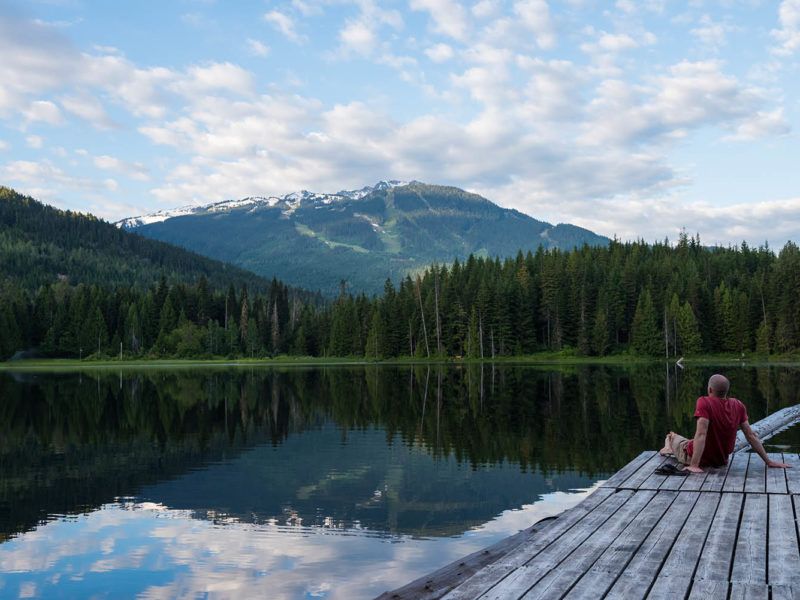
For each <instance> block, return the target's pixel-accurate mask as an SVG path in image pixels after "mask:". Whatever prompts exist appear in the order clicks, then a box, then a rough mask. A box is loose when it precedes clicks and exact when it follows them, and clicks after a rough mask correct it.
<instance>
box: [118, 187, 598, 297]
mask: <svg viewBox="0 0 800 600" xmlns="http://www.w3.org/2000/svg"><path fill="white" fill-rule="evenodd" d="M116 225H117V226H118V227H122V228H125V229H130V230H134V231H137V232H139V233H141V234H143V235H145V236H147V237H153V238H155V239H159V240H162V241H167V242H170V243H174V244H177V245H179V246H183V247H185V248H187V249H190V250H193V251H195V252H199V253H200V254H204V255H206V256H210V257H213V258H216V259H218V260H224V261H227V262H231V263H233V264H236V265H238V266H240V267H243V268H245V269H248V270H251V271H253V272H255V273H257V274H260V275H263V276H266V277H273V276H274V277H277V278H279V279H281V280H283V281H286V282H291V283H292V284H293V285H299V286H302V287H305V288H307V289H320V290H322V291H323V292H327V293H329V294H335V293H337V292H338V291H339V290H340V289H341V281H342V280H345V281H346V282H347V283H348V285H349V286H350V289H351V291H356V292H358V291H361V290H364V291H366V292H367V293H380V291H381V290H382V289H383V287H384V283H385V281H386V279H387V278H390V279H392V280H393V281H394V282H395V283H396V282H397V281H399V280H400V279H402V278H405V277H406V276H408V275H413V274H414V273H416V272H419V271H420V270H422V269H424V268H425V267H426V266H427V265H430V264H432V263H434V262H440V263H441V262H444V263H447V262H451V261H452V260H453V259H466V258H467V257H468V256H469V255H470V254H475V255H478V256H488V257H494V256H500V257H502V256H514V255H516V254H517V252H519V251H520V250H522V251H523V252H526V251H528V250H530V251H536V250H537V249H538V248H539V246H540V245H541V246H542V247H544V248H545V249H548V248H561V249H564V250H570V249H572V248H573V247H575V246H582V245H583V244H584V243H586V244H589V245H604V244H607V243H608V242H609V240H608V238H606V237H604V236H599V235H597V234H595V233H593V232H591V231H589V230H587V229H584V228H581V227H577V226H574V225H570V224H564V223H560V224H557V225H552V224H550V223H547V222H545V221H539V220H537V219H535V218H533V217H531V216H529V215H526V214H524V213H522V212H520V211H518V210H515V209H507V208H502V207H500V206H498V205H497V204H495V203H493V202H491V201H490V200H488V199H486V198H484V197H482V196H480V195H478V194H474V193H470V192H466V191H464V190H461V189H459V188H456V187H452V186H440V185H431V184H424V183H421V182H418V181H412V182H402V181H394V180H392V181H388V182H387V181H382V182H379V183H378V184H376V185H374V186H366V187H364V188H361V189H360V190H351V191H346V190H342V191H340V192H337V193H334V194H319V193H314V192H309V191H307V190H304V191H301V192H294V193H292V194H287V195H285V196H282V197H268V198H264V197H260V196H252V197H248V198H243V199H240V200H226V201H222V202H217V203H212V204H208V205H205V206H202V207H196V208H191V209H187V208H186V207H184V208H183V209H176V211H175V212H174V213H173V214H169V215H168V214H167V213H166V212H165V211H162V212H161V213H158V214H156V215H144V216H141V217H135V218H130V219H126V220H122V221H118V222H117V223H116Z"/></svg>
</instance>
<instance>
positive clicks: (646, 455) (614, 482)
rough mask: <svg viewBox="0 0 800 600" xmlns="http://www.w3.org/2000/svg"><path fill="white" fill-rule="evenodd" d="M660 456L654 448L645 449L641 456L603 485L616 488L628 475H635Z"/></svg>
mask: <svg viewBox="0 0 800 600" xmlns="http://www.w3.org/2000/svg"><path fill="white" fill-rule="evenodd" d="M657 456H658V452H653V451H652V450H645V451H644V452H642V453H641V454H640V455H639V456H637V457H636V458H634V459H633V460H632V461H631V462H629V463H628V464H627V465H625V466H624V467H622V468H621V469H620V470H619V471H617V472H616V473H614V474H613V475H612V476H611V477H610V478H609V479H608V480H607V481H606V482H605V483H603V484H602V487H611V488H615V487H617V486H618V485H620V484H622V483H623V482H624V481H625V480H626V479H628V477H630V476H631V475H633V473H635V472H636V471H638V470H639V468H640V467H642V466H643V465H644V464H645V463H647V462H648V461H650V460H653V459H655V458H656V457H657Z"/></svg>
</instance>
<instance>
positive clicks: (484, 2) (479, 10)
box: [472, 0, 500, 19]
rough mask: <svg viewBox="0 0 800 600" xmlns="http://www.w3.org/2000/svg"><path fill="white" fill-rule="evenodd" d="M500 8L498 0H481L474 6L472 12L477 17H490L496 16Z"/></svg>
mask: <svg viewBox="0 0 800 600" xmlns="http://www.w3.org/2000/svg"><path fill="white" fill-rule="evenodd" d="M499 8H500V7H499V6H498V3H497V0H481V1H480V2H478V3H477V4H474V5H473V6H472V14H473V16H474V17H475V18H476V19H488V18H489V17H494V16H495V15H496V14H497V12H498V10H499Z"/></svg>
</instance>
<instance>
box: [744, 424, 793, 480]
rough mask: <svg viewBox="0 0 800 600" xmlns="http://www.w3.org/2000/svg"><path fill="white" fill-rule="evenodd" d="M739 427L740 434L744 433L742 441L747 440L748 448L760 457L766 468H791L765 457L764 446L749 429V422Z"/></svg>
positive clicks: (750, 428) (751, 429)
mask: <svg viewBox="0 0 800 600" xmlns="http://www.w3.org/2000/svg"><path fill="white" fill-rule="evenodd" d="M739 427H740V428H741V430H742V433H744V439H746V440H747V443H748V444H750V447H751V448H752V449H753V450H755V451H756V454H758V455H759V456H760V457H761V460H763V461H764V462H765V463H766V464H767V466H768V467H777V468H781V469H791V468H792V466H791V465H785V464H783V463H780V462H776V461H774V460H770V459H769V456H767V453H766V451H765V450H764V445H763V444H762V443H761V440H760V439H758V436H757V435H756V432H755V431H753V428H752V427H750V422H749V421H745V422H744V423H742V424H741V425H739Z"/></svg>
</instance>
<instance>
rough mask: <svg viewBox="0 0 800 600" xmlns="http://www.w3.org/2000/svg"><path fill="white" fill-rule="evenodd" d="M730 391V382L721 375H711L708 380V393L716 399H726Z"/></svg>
mask: <svg viewBox="0 0 800 600" xmlns="http://www.w3.org/2000/svg"><path fill="white" fill-rule="evenodd" d="M730 389H731V382H730V381H728V378H727V377H725V376H723V375H712V376H711V378H710V379H709V380H708V391H709V392H711V393H712V394H714V395H715V396H716V397H717V398H727V397H728V391H729V390H730Z"/></svg>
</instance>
